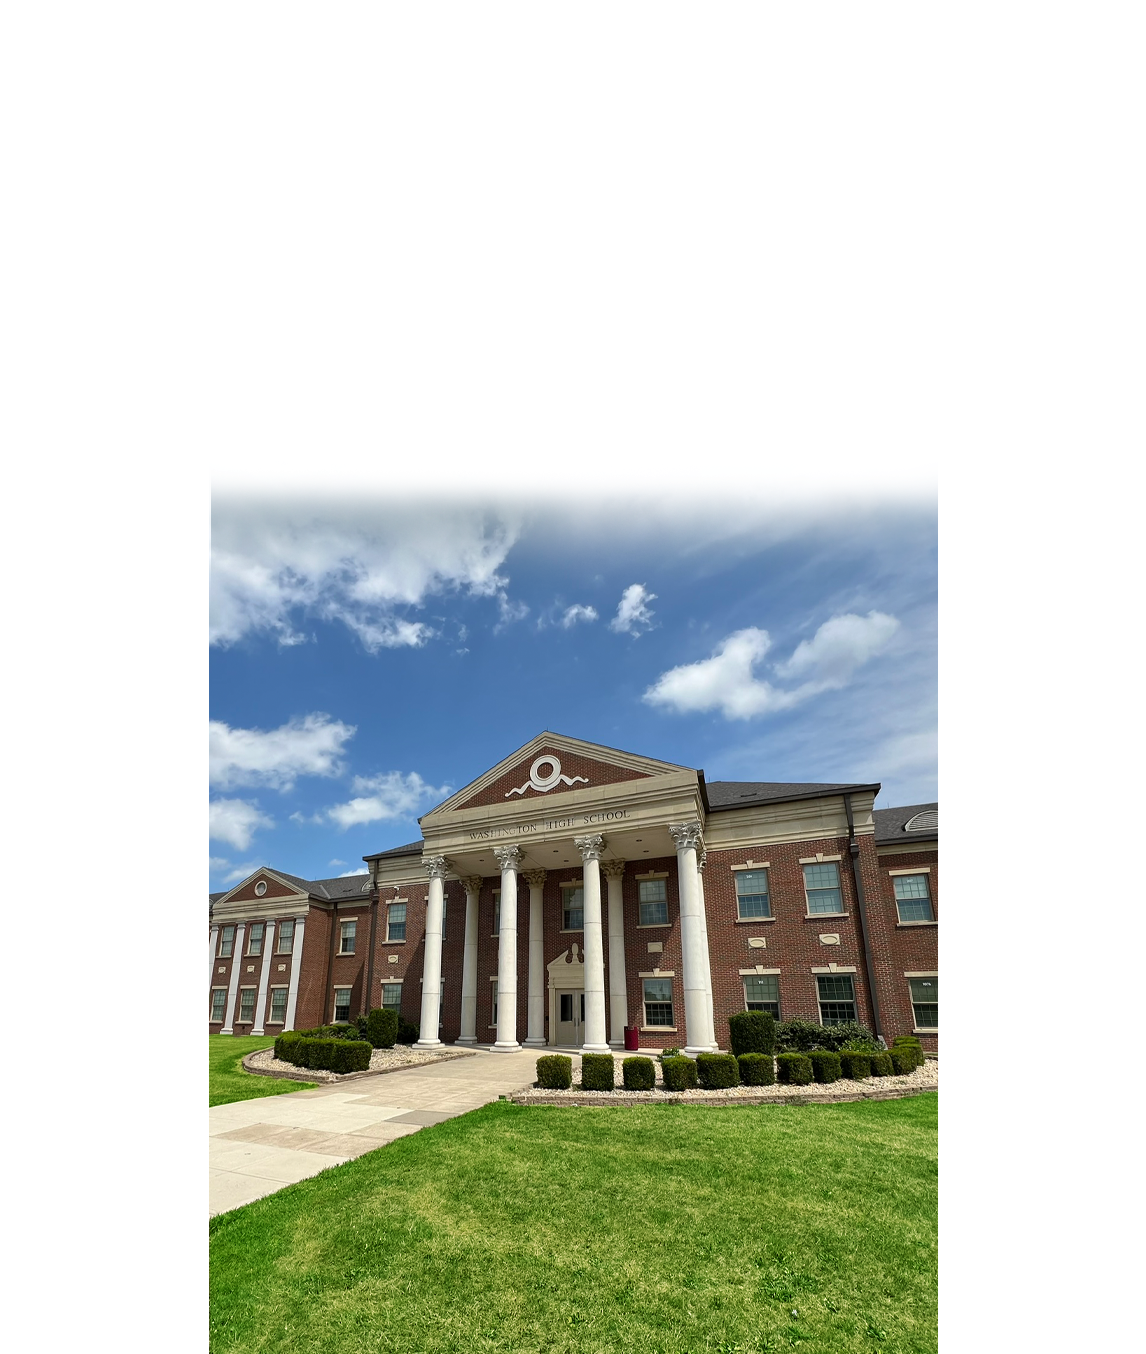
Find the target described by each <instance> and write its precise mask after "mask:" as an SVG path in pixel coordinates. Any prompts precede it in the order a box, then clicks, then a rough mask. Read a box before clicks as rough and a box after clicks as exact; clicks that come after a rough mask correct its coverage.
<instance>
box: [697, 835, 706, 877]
mask: <svg viewBox="0 0 1146 1354" xmlns="http://www.w3.org/2000/svg"><path fill="white" fill-rule="evenodd" d="M707 864H708V851H707V850H706V849H705V845H704V843H703V842H701V844H700V850H699V851H698V852H697V855H696V868H697V869H698V870H700V871H702V872H703V870H704V867H705V866H706V865H707Z"/></svg>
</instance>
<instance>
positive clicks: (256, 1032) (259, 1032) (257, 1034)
mask: <svg viewBox="0 0 1146 1354" xmlns="http://www.w3.org/2000/svg"><path fill="white" fill-rule="evenodd" d="M251 1033H252V1034H253V1035H254V1036H255V1037H256V1038H257V1039H261V1038H262V1037H263V1035H264V1034H265V1033H266V1031H265V1030H252V1031H251Z"/></svg>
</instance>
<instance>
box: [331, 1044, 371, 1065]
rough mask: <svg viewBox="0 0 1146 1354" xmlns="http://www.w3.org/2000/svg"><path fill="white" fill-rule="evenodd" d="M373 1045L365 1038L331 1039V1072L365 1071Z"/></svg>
mask: <svg viewBox="0 0 1146 1354" xmlns="http://www.w3.org/2000/svg"><path fill="white" fill-rule="evenodd" d="M373 1052H374V1048H373V1045H371V1044H370V1043H369V1042H368V1041H367V1040H365V1039H332V1040H331V1041H330V1064H329V1067H330V1070H331V1071H332V1072H365V1071H366V1069H367V1068H368V1067H369V1066H370V1055H371V1053H373Z"/></svg>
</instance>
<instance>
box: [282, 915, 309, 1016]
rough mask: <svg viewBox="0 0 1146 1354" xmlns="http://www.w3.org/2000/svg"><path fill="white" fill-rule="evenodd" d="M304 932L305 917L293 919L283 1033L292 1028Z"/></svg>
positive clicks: (296, 1002) (296, 1001) (296, 1003)
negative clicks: (288, 985) (288, 984)
mask: <svg viewBox="0 0 1146 1354" xmlns="http://www.w3.org/2000/svg"><path fill="white" fill-rule="evenodd" d="M305 933H306V918H305V917H296V918H295V919H294V937H293V939H292V940H291V943H290V987H289V988H288V989H287V1008H286V1019H285V1020H284V1021H283V1033H284V1034H285V1033H286V1032H287V1030H293V1029H294V1012H295V1007H296V1006H297V1005H298V975H299V972H300V970H301V969H302V941H303V936H304V935H305Z"/></svg>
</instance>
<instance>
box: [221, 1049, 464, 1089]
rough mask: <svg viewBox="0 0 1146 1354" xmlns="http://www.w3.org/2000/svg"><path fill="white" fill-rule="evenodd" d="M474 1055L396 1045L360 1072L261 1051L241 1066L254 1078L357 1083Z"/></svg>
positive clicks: (377, 1053) (376, 1055) (381, 1051)
mask: <svg viewBox="0 0 1146 1354" xmlns="http://www.w3.org/2000/svg"><path fill="white" fill-rule="evenodd" d="M473 1056H474V1054H473V1050H472V1049H468V1048H441V1049H430V1048H425V1049H423V1048H411V1047H410V1046H409V1045H406V1044H398V1045H396V1046H395V1047H394V1048H376V1049H375V1050H374V1051H373V1053H371V1055H370V1066H369V1067H368V1068H366V1069H365V1070H364V1071H362V1072H328V1071H326V1069H325V1068H321V1067H308V1068H306V1069H303V1068H300V1067H296V1066H295V1065H294V1063H288V1062H284V1061H283V1060H282V1059H281V1058H276V1057H275V1051H274V1049H273V1048H264V1049H259V1050H258V1051H257V1052H255V1053H248V1054H247V1056H246V1057H245V1058H244V1059H243V1067H244V1069H245V1070H246V1071H248V1072H253V1073H254V1074H255V1075H256V1076H261V1077H279V1078H281V1079H282V1080H285V1081H307V1082H310V1083H311V1084H312V1085H313V1084H314V1083H315V1082H321V1083H322V1084H323V1085H328V1084H330V1083H331V1082H342V1081H356V1080H357V1079H358V1078H359V1077H374V1076H377V1075H379V1073H382V1072H400V1071H401V1070H402V1069H403V1068H404V1067H423V1066H427V1065H428V1064H430V1063H443V1062H449V1061H450V1060H451V1059H452V1058H472V1057H473Z"/></svg>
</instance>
